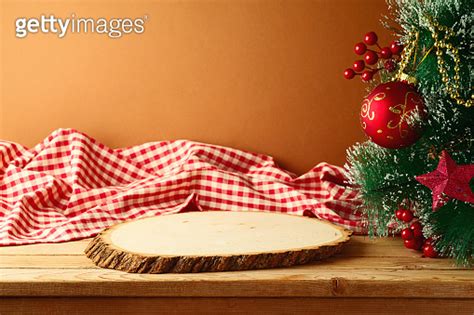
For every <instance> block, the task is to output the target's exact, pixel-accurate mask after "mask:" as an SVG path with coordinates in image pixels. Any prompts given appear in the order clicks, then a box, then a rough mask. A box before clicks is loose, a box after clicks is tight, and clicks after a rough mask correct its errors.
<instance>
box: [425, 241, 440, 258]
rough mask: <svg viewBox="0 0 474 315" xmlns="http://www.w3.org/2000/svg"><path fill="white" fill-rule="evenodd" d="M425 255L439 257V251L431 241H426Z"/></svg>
mask: <svg viewBox="0 0 474 315" xmlns="http://www.w3.org/2000/svg"><path fill="white" fill-rule="evenodd" d="M423 255H424V256H425V257H429V258H436V257H438V253H437V252H436V250H435V248H434V246H433V244H431V242H428V241H426V242H425V244H424V245H423Z"/></svg>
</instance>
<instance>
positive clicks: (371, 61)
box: [364, 50, 379, 65]
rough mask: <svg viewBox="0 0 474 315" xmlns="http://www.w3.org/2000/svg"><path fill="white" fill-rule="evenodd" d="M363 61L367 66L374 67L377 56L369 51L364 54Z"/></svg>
mask: <svg viewBox="0 0 474 315" xmlns="http://www.w3.org/2000/svg"><path fill="white" fill-rule="evenodd" d="M364 60H365V62H366V63H367V64H368V65H375V64H376V63H377V61H378V60H379V56H377V54H376V53H375V52H373V51H371V50H369V51H368V52H367V53H366V54H365V56H364Z"/></svg>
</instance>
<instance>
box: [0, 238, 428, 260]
mask: <svg viewBox="0 0 474 315" xmlns="http://www.w3.org/2000/svg"><path fill="white" fill-rule="evenodd" d="M90 241H91V239H85V240H81V241H74V242H66V243H56V244H35V245H23V246H6V247H0V256H12V255H15V256H19V255H27V256H34V255H52V256H54V255H81V256H82V255H84V249H85V248H86V246H87V244H89V242H90ZM402 244H403V243H402V240H401V239H400V238H399V237H395V238H391V237H390V238H379V239H374V240H372V239H370V238H368V237H367V236H353V237H352V239H351V241H350V242H349V244H348V245H347V246H346V247H345V248H344V250H343V252H342V255H345V256H366V257H369V256H370V257H371V256H384V257H398V256H401V257H420V253H419V252H416V251H411V250H407V249H405V248H404V247H403V245H402Z"/></svg>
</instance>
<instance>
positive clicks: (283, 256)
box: [85, 211, 352, 273]
mask: <svg viewBox="0 0 474 315" xmlns="http://www.w3.org/2000/svg"><path fill="white" fill-rule="evenodd" d="M351 233H352V232H351V231H349V230H346V229H344V228H342V227H339V226H336V225H334V224H331V223H329V222H326V221H322V220H318V219H313V218H308V217H301V216H294V215H287V214H278V213H268V212H228V211H206V212H186V213H179V214H173V215H162V216H157V217H151V218H145V219H140V220H136V221H129V222H124V223H121V224H118V225H115V226H113V227H111V228H108V229H106V230H104V231H103V232H102V233H100V234H99V235H97V236H96V237H95V238H94V239H93V240H92V241H91V243H90V244H89V245H88V246H87V248H86V250H85V253H86V255H87V257H89V258H90V259H92V261H94V263H95V264H96V265H98V266H100V267H103V268H112V269H118V270H123V271H127V272H138V273H165V272H204V271H226V270H246V269H261V268H273V267H286V266H292V265H299V264H304V263H308V262H311V261H314V260H319V259H324V258H327V257H329V256H332V255H334V254H336V253H338V252H340V251H341V249H342V246H343V245H344V243H346V242H347V241H349V239H350V235H351Z"/></svg>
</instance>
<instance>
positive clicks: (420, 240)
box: [413, 237, 423, 250]
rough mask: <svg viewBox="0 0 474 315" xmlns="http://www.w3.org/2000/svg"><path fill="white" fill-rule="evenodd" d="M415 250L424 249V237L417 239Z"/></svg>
mask: <svg viewBox="0 0 474 315" xmlns="http://www.w3.org/2000/svg"><path fill="white" fill-rule="evenodd" d="M414 240H415V248H413V249H415V250H420V249H421V247H423V237H415V238H414Z"/></svg>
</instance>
